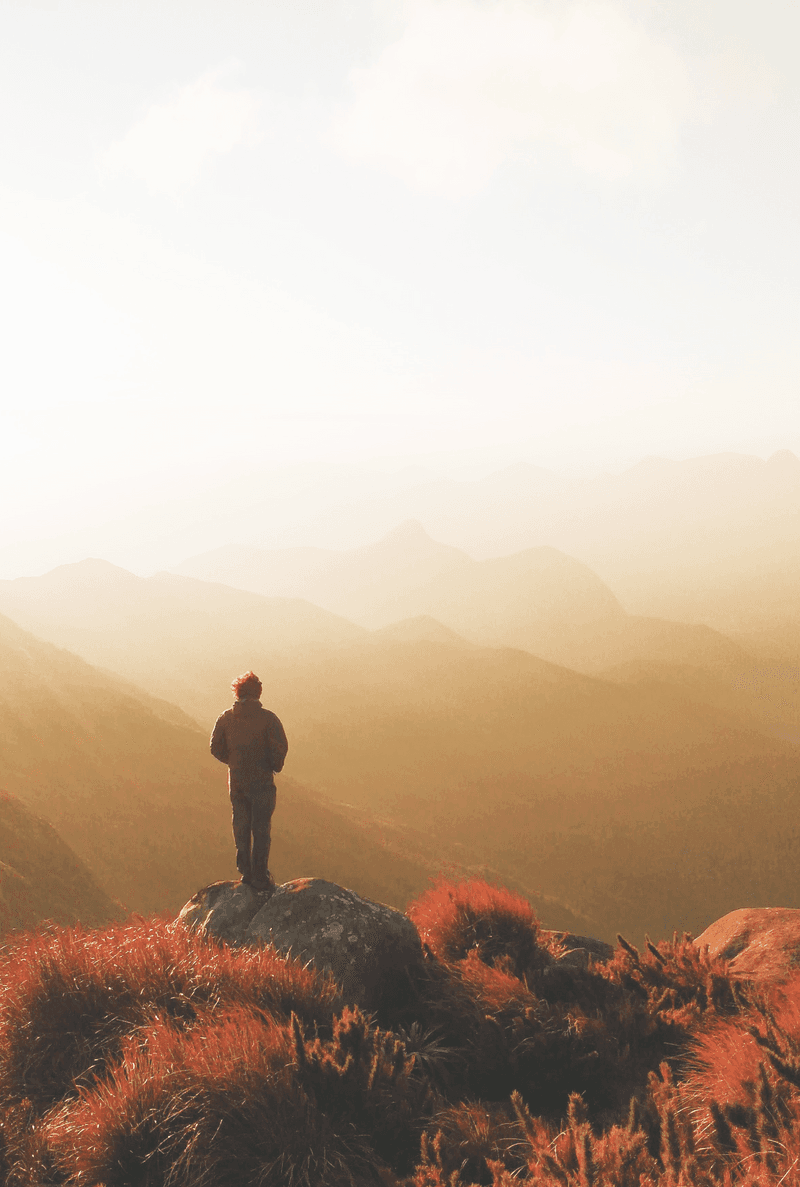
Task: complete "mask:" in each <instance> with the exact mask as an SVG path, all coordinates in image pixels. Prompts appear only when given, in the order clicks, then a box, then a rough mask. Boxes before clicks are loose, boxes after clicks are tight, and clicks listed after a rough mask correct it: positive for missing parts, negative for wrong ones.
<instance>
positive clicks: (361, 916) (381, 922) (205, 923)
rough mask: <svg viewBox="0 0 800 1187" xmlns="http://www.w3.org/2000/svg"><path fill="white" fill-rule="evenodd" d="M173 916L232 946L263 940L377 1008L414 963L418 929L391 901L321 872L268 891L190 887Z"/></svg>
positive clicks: (418, 959) (349, 996)
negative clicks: (190, 893)
mask: <svg viewBox="0 0 800 1187" xmlns="http://www.w3.org/2000/svg"><path fill="white" fill-rule="evenodd" d="M178 922H179V923H181V924H183V925H184V926H186V927H191V928H193V929H195V930H197V931H199V932H201V933H202V934H204V935H208V936H213V937H215V938H216V939H218V940H224V941H225V942H226V943H227V944H230V945H232V946H233V947H241V946H250V945H253V946H254V945H257V944H262V943H263V944H271V945H272V946H273V947H274V948H276V949H277V950H278V951H279V952H282V953H284V954H286V955H291V956H293V957H295V958H296V959H298V960H301V961H302V962H303V963H304V964H306V963H311V964H313V965H314V966H315V967H316V968H317V969H319V970H320V971H321V972H327V973H330V974H331V975H332V976H333V977H334V979H335V980H336V981H337V982H338V984H339V987H340V989H341V992H342V996H343V997H344V999H345V1001H347V1002H350V1003H352V1004H357V1005H359V1006H361V1007H362V1008H363V1009H366V1010H378V1009H380V1008H381V1007H382V1006H386V1005H388V1004H389V1003H390V1002H391V1000H392V999H393V998H394V997H395V996H396V995H398V994H399V993H401V992H402V990H403V989H404V988H405V987H407V986H408V982H409V978H410V977H413V974H414V972H415V971H416V970H419V969H421V966H422V961H423V954H422V944H421V943H420V938H419V934H418V933H417V929H416V928H415V927H414V924H413V923H412V922H411V920H410V919H409V918H408V917H407V916H406V915H404V914H403V913H402V911H396V910H395V909H394V908H393V907H387V906H385V905H384V904H383V903H376V902H372V901H371V900H370V899H365V898H361V896H360V895H358V894H356V893H355V891H352V890H347V889H346V888H345V887H343V886H337V885H336V884H335V883H333V882H326V881H324V880H323V879H322V878H299V879H297V880H296V881H294V882H286V883H284V885H283V886H278V887H276V888H275V889H274V890H273V891H272V892H270V891H266V892H258V891H255V890H253V889H252V887H250V886H247V885H244V884H242V883H241V882H215V883H214V884H213V885H212V886H207V887H205V888H204V889H203V890H200V891H198V893H197V894H196V895H195V896H194V898H192V899H190V900H189V902H188V903H187V904H186V906H185V907H184V908H183V910H182V911H181V913H180V915H179V916H178Z"/></svg>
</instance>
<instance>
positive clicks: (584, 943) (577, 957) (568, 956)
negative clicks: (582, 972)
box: [542, 931, 614, 969]
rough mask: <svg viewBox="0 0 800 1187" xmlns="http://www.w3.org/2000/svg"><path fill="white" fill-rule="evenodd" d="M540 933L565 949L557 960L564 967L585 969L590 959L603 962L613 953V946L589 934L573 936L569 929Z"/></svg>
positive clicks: (598, 962)
mask: <svg viewBox="0 0 800 1187" xmlns="http://www.w3.org/2000/svg"><path fill="white" fill-rule="evenodd" d="M542 934H543V935H547V936H548V937H550V938H551V939H553V940H555V941H556V942H558V943H560V944H561V945H562V947H563V948H565V949H566V952H565V953H564V955H563V956H562V957H561V958H560V959H559V961H558V963H559V965H561V966H562V967H564V968H573V969H574V968H578V969H586V968H588V967H589V961H590V959H591V960H592V961H593V962H594V963H595V964H605V962H606V961H607V960H610V959H611V957H612V956H613V955H614V949H613V947H612V946H611V944H607V943H606V942H605V940H595V939H593V938H592V937H591V936H575V935H573V934H572V932H569V931H550V932H543V933H542Z"/></svg>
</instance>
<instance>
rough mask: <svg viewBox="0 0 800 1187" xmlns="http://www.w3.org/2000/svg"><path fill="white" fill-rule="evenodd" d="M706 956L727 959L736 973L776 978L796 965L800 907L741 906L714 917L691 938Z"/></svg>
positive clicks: (799, 963)
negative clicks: (707, 953) (717, 917)
mask: <svg viewBox="0 0 800 1187" xmlns="http://www.w3.org/2000/svg"><path fill="white" fill-rule="evenodd" d="M695 944H696V945H697V947H698V948H707V949H708V952H709V955H710V956H721V957H722V959H723V960H729V961H730V962H731V972H732V973H734V974H736V975H737V976H740V977H752V978H757V979H758V980H769V981H777V980H782V979H784V978H785V977H788V976H790V975H791V974H792V973H794V972H797V970H798V968H800V911H798V910H794V909H793V908H791V907H745V908H743V909H742V910H740V911H731V912H730V914H728V915H723V916H722V918H721V919H717V920H716V921H715V922H714V923H712V924H711V926H710V927H707V928H706V930H705V931H704V932H703V933H702V935H699V936H698V937H697V939H696V940H695Z"/></svg>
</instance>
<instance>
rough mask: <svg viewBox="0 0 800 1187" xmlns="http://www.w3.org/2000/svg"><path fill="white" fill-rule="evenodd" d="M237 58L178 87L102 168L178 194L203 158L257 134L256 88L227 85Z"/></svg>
mask: <svg viewBox="0 0 800 1187" xmlns="http://www.w3.org/2000/svg"><path fill="white" fill-rule="evenodd" d="M236 68H237V67H236V64H235V63H234V64H232V65H231V64H228V65H224V66H218V67H216V68H215V69H214V70H209V71H208V72H207V73H205V74H203V75H201V77H200V78H198V79H197V80H196V81H195V82H192V83H189V84H188V85H187V86H183V87H179V88H177V89H176V91H175V94H174V95H173V96H172V98H171V99H169V100H168V101H167V102H165V103H154V104H153V105H152V106H151V107H150V108H149V110H148V111H147V113H146V114H145V116H144V117H143V118H142V119H141V120H139V122H138V123H136V124H134V125H133V127H131V128H130V129H129V130H128V132H126V134H125V135H124V136H123V137H122V139H121V140H117V141H116V142H115V143H114V144H112V145H111V147H110V148H109V149H108V151H107V152H106V153H105V154H104V155H103V158H102V161H101V168H102V170H103V171H104V172H108V173H127V174H129V175H131V176H132V177H135V178H136V179H137V180H138V181H141V182H143V183H144V184H145V185H146V186H147V188H148V190H149V191H150V192H151V193H156V194H166V195H168V196H170V197H177V196H178V195H179V194H180V193H181V192H182V191H183V190H185V189H187V188H188V187H189V186H191V185H193V184H194V183H195V182H196V181H197V180H198V178H199V176H200V173H201V170H202V168H203V166H204V165H205V163H206V162H207V161H208V160H209V159H210V158H211V157H213V156H215V155H216V154H218V153H226V152H230V150H231V149H233V148H235V147H236V146H237V145H238V144H253V143H254V142H255V140H256V139H257V136H258V123H257V116H258V109H259V99H258V96H257V94H256V93H255V92H254V91H252V90H247V89H244V88H241V87H240V88H228V87H226V86H224V85H223V83H224V80H225V78H226V77H228V76H229V75H230V74H231V73H232V72H233V71H234V70H235V69H236Z"/></svg>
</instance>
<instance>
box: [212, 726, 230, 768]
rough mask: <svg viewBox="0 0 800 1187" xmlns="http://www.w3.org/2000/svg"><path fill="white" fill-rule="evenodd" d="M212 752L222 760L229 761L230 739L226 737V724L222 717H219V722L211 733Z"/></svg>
mask: <svg viewBox="0 0 800 1187" xmlns="http://www.w3.org/2000/svg"><path fill="white" fill-rule="evenodd" d="M211 753H212V754H213V755H214V758H218V759H219V761H220V762H227V761H228V739H227V738H226V737H225V726H224V724H223V721H222V718H221V717H218V718H217V724H216V725H215V726H214V732H213V734H212V735H211Z"/></svg>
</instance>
